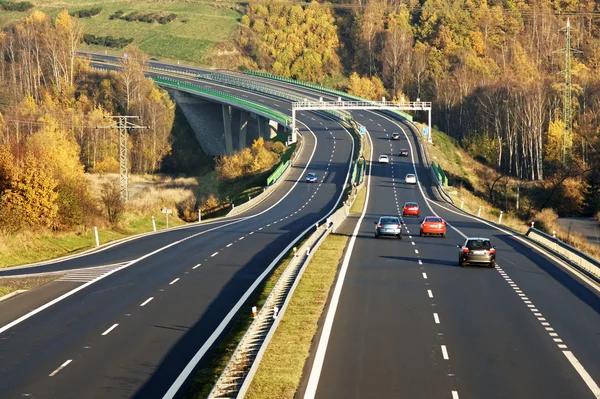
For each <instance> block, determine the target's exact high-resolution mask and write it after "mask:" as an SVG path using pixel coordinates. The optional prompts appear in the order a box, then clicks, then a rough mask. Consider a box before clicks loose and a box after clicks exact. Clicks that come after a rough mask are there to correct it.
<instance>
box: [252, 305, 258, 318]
mask: <svg viewBox="0 0 600 399" xmlns="http://www.w3.org/2000/svg"><path fill="white" fill-rule="evenodd" d="M257 315H258V310H257V309H256V306H252V317H253V318H255V319H256V316H257Z"/></svg>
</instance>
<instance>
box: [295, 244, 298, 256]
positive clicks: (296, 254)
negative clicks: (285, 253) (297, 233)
mask: <svg viewBox="0 0 600 399" xmlns="http://www.w3.org/2000/svg"><path fill="white" fill-rule="evenodd" d="M297 251H298V249H297V248H296V247H294V258H296V257H298V253H297Z"/></svg>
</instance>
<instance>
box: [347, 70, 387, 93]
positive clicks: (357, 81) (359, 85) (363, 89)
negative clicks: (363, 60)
mask: <svg viewBox="0 0 600 399" xmlns="http://www.w3.org/2000/svg"><path fill="white" fill-rule="evenodd" d="M347 90H348V93H350V94H353V95H355V96H359V97H364V98H368V99H370V100H381V98H382V97H384V96H385V95H386V90H385V87H384V86H383V82H382V81H381V79H379V78H378V77H377V76H372V77H370V78H368V77H366V76H365V77H360V76H358V74H357V73H356V72H353V73H352V75H350V79H349V80H348V87H347Z"/></svg>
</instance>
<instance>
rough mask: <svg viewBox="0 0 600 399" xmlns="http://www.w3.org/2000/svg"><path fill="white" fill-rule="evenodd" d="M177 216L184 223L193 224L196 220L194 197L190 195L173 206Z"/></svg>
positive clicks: (196, 212) (196, 201)
mask: <svg viewBox="0 0 600 399" xmlns="http://www.w3.org/2000/svg"><path fill="white" fill-rule="evenodd" d="M175 207H176V208H177V214H178V216H179V218H180V219H181V220H184V221H186V222H195V221H197V220H198V200H197V198H196V196H194V195H191V196H189V197H187V198H186V199H184V200H183V201H179V202H178V203H177V204H175Z"/></svg>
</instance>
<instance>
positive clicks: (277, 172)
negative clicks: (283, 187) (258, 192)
mask: <svg viewBox="0 0 600 399" xmlns="http://www.w3.org/2000/svg"><path fill="white" fill-rule="evenodd" d="M288 166H290V161H285V162H282V163H280V164H279V166H278V167H277V169H275V172H273V173H271V176H269V177H267V186H270V185H271V184H273V183H275V182H276V181H277V180H278V179H279V178H280V177H281V175H283V172H285V171H286V169H287V168H288Z"/></svg>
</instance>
